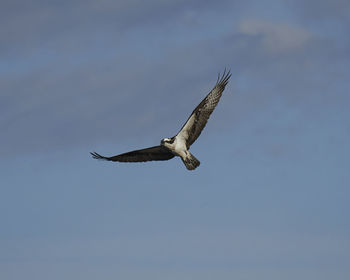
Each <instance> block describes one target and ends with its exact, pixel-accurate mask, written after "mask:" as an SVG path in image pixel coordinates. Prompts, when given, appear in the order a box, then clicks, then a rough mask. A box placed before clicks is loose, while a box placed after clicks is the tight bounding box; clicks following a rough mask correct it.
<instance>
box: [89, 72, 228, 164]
mask: <svg viewBox="0 0 350 280" xmlns="http://www.w3.org/2000/svg"><path fill="white" fill-rule="evenodd" d="M230 77H231V73H230V70H228V71H226V69H225V71H224V72H223V74H222V75H220V73H219V74H218V78H217V81H216V84H215V86H214V87H213V89H212V90H211V91H210V92H209V93H208V95H207V96H206V97H205V98H204V99H203V100H202V102H201V103H199V104H198V106H197V107H196V108H195V109H194V110H193V111H192V113H191V115H190V116H189V118H188V119H187V121H186V122H185V124H184V125H183V126H182V128H181V129H180V131H179V132H178V133H177V134H176V135H175V136H173V137H171V138H164V139H162V140H161V142H160V145H159V146H154V147H150V148H146V149H141V150H134V151H131V152H127V153H123V154H119V155H116V156H111V157H105V156H102V155H100V154H98V153H96V152H91V153H90V154H91V155H92V157H93V158H94V159H99V160H106V161H114V162H146V161H165V160H169V159H172V158H174V157H175V156H178V157H180V158H181V160H182V161H183V163H184V164H185V166H186V168H187V169H188V170H194V169H196V168H197V167H198V166H199V165H200V161H199V160H198V159H197V158H196V157H195V156H194V155H193V154H191V153H190V152H189V149H190V146H191V145H192V144H193V143H194V142H195V141H196V140H197V138H198V137H199V135H200V134H201V132H202V130H203V128H204V127H205V125H206V124H207V122H208V119H209V117H210V115H211V114H212V112H213V111H214V109H215V107H216V105H217V104H218V103H219V100H220V97H221V96H222V93H223V91H224V89H225V87H226V85H227V83H228V81H229V79H230Z"/></svg>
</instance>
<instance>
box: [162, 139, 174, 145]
mask: <svg viewBox="0 0 350 280" xmlns="http://www.w3.org/2000/svg"><path fill="white" fill-rule="evenodd" d="M172 142H173V140H172V139H171V138H164V139H162V140H161V141H160V144H161V145H163V146H164V144H165V143H169V144H171V143H172Z"/></svg>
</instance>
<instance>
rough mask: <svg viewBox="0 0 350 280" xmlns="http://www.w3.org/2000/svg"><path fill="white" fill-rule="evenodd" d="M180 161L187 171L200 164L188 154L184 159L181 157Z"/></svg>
mask: <svg viewBox="0 0 350 280" xmlns="http://www.w3.org/2000/svg"><path fill="white" fill-rule="evenodd" d="M181 159H182V161H183V163H184V164H185V165H186V168H187V169H188V170H194V169H196V168H197V167H198V166H199V165H200V164H201V163H200V161H199V160H198V159H196V158H195V156H194V155H192V154H191V153H190V152H188V153H187V155H186V156H185V157H181Z"/></svg>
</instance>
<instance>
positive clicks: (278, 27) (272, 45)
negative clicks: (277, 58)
mask: <svg viewBox="0 0 350 280" xmlns="http://www.w3.org/2000/svg"><path fill="white" fill-rule="evenodd" d="M238 29H239V31H240V32H241V33H243V34H246V35H251V36H261V37H262V46H263V48H264V49H265V50H267V51H269V52H272V53H276V52H277V53H280V52H288V51H292V50H295V49H299V48H302V47H304V46H305V45H306V44H307V43H308V42H309V40H310V39H311V34H310V33H309V32H308V31H306V30H304V29H302V28H300V27H296V26H291V25H288V24H285V23H273V22H269V21H264V20H244V21H242V22H241V23H240V24H239V27H238Z"/></svg>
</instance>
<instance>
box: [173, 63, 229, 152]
mask: <svg viewBox="0 0 350 280" xmlns="http://www.w3.org/2000/svg"><path fill="white" fill-rule="evenodd" d="M230 77H231V73H230V71H228V72H227V73H226V69H225V71H224V73H223V74H222V76H221V77H220V74H219V75H218V79H217V81H216V85H215V86H214V88H213V89H212V90H211V92H209V94H208V95H207V96H206V97H205V98H204V99H203V100H202V102H201V103H200V104H199V105H198V106H197V107H196V109H194V110H193V112H192V114H191V116H190V117H189V118H188V120H187V122H186V123H185V124H184V126H183V127H182V128H181V130H180V131H179V133H178V134H177V136H179V137H181V138H183V139H184V140H185V141H186V146H187V149H188V148H189V147H190V146H191V145H192V144H193V142H194V141H196V139H197V138H198V137H199V135H200V134H201V132H202V130H203V128H204V127H205V125H206V124H207V122H208V119H209V117H210V115H211V113H212V112H213V111H214V109H215V107H216V105H217V104H218V103H219V100H220V97H221V95H222V92H223V91H224V89H225V87H226V85H227V83H228V80H229V79H230Z"/></svg>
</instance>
